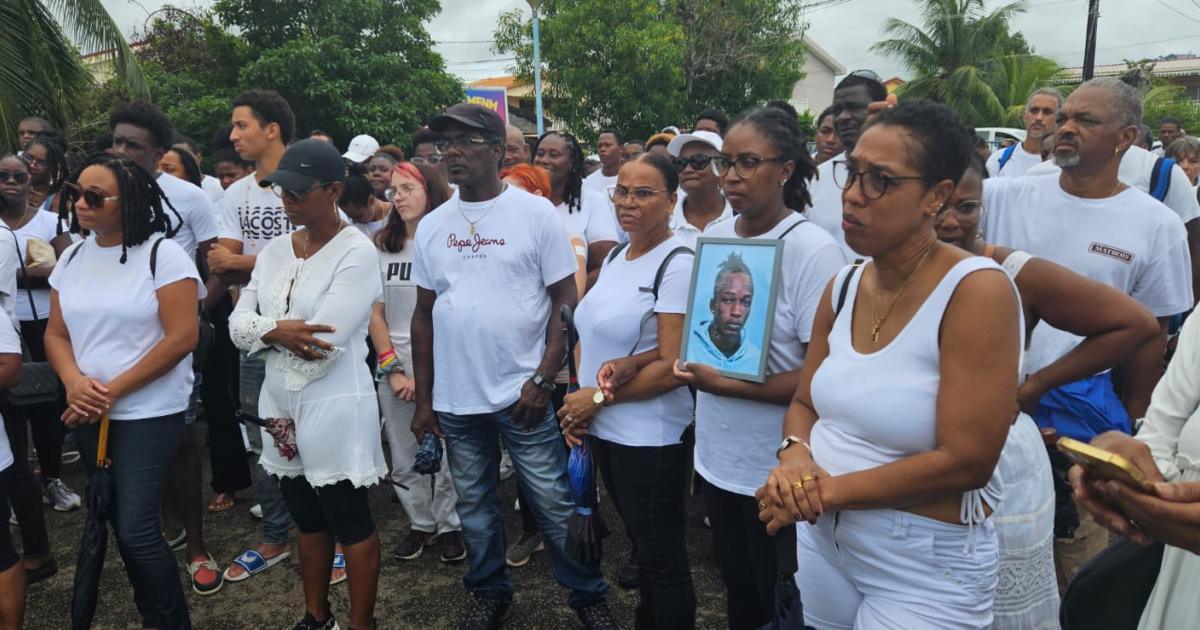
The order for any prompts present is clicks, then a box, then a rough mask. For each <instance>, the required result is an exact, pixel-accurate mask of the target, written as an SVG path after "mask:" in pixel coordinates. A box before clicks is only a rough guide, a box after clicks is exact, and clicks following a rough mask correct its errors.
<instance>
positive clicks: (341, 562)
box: [329, 553, 349, 586]
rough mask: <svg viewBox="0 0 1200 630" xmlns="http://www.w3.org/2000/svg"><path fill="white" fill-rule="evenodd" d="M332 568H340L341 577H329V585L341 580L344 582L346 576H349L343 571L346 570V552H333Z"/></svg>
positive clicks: (339, 582) (338, 582)
mask: <svg viewBox="0 0 1200 630" xmlns="http://www.w3.org/2000/svg"><path fill="white" fill-rule="evenodd" d="M333 568H334V569H341V570H342V571H343V573H342V577H340V578H332V579H330V580H329V585H330V586H333V585H334V584H341V583H342V582H345V581H346V578H347V577H349V574H347V573H345V570H346V554H344V553H335V554H333Z"/></svg>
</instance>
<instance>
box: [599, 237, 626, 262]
mask: <svg viewBox="0 0 1200 630" xmlns="http://www.w3.org/2000/svg"><path fill="white" fill-rule="evenodd" d="M626 247H629V242H628V241H626V242H624V243H620V244H619V245H617V246H616V247H614V248H612V249H611V250H610V251H609V252H608V260H606V261H604V262H606V263H610V262H612V261H613V260H616V258H617V256H618V255H619V254H620V253H621V252H622V251H624V250H625V248H626Z"/></svg>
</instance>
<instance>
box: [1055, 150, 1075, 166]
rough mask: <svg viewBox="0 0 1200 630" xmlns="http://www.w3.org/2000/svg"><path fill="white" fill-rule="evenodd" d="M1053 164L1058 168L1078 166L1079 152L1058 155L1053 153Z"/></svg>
mask: <svg viewBox="0 0 1200 630" xmlns="http://www.w3.org/2000/svg"><path fill="white" fill-rule="evenodd" d="M1054 165H1055V166H1057V167H1059V168H1071V167H1073V166H1079V154H1078V153H1076V154H1074V155H1071V156H1060V155H1058V154H1055V155H1054Z"/></svg>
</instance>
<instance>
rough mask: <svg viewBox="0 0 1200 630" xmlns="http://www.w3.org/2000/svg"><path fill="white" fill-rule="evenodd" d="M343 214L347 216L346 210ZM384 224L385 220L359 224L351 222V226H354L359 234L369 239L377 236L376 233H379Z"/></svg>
mask: <svg viewBox="0 0 1200 630" xmlns="http://www.w3.org/2000/svg"><path fill="white" fill-rule="evenodd" d="M342 214H345V211H344V210H343V211H342ZM383 223H384V222H383V219H380V220H378V221H367V222H366V223H359V222H357V221H353V220H352V221H350V225H352V226H354V229H356V230H358V231H359V232H362V235H363V236H365V237H367V238H368V239H370V238H372V237H374V236H375V233H376V232H378V231H379V228H381V227H383Z"/></svg>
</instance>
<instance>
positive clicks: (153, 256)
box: [150, 236, 167, 278]
mask: <svg viewBox="0 0 1200 630" xmlns="http://www.w3.org/2000/svg"><path fill="white" fill-rule="evenodd" d="M165 240H167V237H165V236H160V237H158V239H157V240H156V241H154V244H153V245H151V246H150V277H151V278H153V277H155V276H154V273H155V272H156V271H158V246H159V245H162V242H163V241H165Z"/></svg>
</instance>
